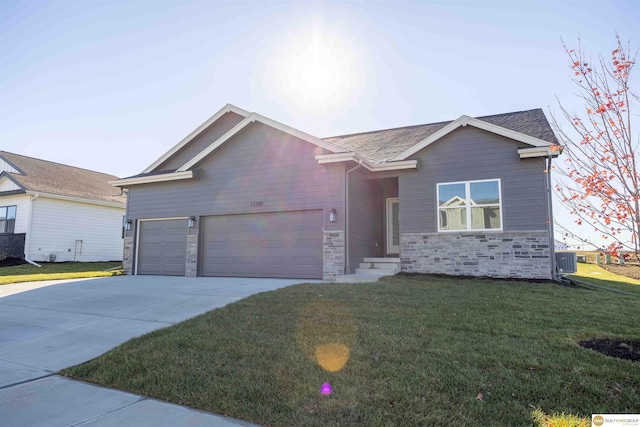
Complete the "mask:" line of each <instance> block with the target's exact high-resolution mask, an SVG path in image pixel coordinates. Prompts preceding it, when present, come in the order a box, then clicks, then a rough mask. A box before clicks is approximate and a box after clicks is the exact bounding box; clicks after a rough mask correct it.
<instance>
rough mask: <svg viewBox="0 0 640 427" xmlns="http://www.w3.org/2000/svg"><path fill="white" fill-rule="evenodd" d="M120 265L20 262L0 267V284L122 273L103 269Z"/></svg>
mask: <svg viewBox="0 0 640 427" xmlns="http://www.w3.org/2000/svg"><path fill="white" fill-rule="evenodd" d="M120 265H122V263H121V262H59V263H42V264H41V266H42V267H36V266H35V265H31V264H22V265H17V266H12V267H0V285H7V284H10V283H20V282H36V281H42V280H61V279H84V278H89V277H104V276H114V275H118V274H122V271H121V270H113V271H105V270H109V269H112V268H115V267H118V266H120Z"/></svg>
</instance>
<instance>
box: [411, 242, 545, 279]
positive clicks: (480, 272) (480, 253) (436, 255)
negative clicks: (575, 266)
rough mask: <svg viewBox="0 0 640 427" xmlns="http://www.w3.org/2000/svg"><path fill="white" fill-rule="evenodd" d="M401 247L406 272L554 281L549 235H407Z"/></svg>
mask: <svg viewBox="0 0 640 427" xmlns="http://www.w3.org/2000/svg"><path fill="white" fill-rule="evenodd" d="M400 245H401V249H400V251H401V256H400V258H401V262H402V271H403V272H408V273H430V274H449V275H457V276H488V277H499V278H522V279H551V257H550V254H551V250H550V248H549V237H548V233H546V232H520V233H518V232H493V233H491V232H482V233H469V232H465V233H405V234H402V235H401V236H400Z"/></svg>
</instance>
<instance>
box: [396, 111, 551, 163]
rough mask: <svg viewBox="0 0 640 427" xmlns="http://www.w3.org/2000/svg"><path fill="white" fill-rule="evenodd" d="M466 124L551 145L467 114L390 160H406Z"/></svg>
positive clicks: (511, 136)
mask: <svg viewBox="0 0 640 427" xmlns="http://www.w3.org/2000/svg"><path fill="white" fill-rule="evenodd" d="M467 125H471V126H473V127H475V128H478V129H482V130H485V131H487V132H491V133H495V134H496V135H501V136H504V137H506V138H510V139H513V140H515V141H519V142H522V143H525V144H528V145H531V146H533V147H548V146H549V145H551V143H549V142H547V141H544V140H542V139H539V138H535V137H533V136H529V135H525V134H523V133H520V132H516V131H513V130H510V129H507V128H504V127H502V126H497V125H494V124H491V123H487V122H485V121H482V120H478V119H474V118H473V117H469V116H464V115H463V116H460V117H459V118H458V119H456V120H454V121H453V122H451V123H449V124H448V125H446V126H445V127H443V128H442V129H440V130H439V131H437V132H436V133H434V134H432V135H430V136H428V137H427V138H425V139H423V140H422V141H420V142H419V143H417V144H416V145H414V146H413V147H411V148H409V149H408V150H406V151H404V152H403V153H400V154H398V155H397V156H395V157H393V158H392V159H391V160H392V161H393V160H406V159H407V157H409V156H412V155H413V154H415V153H417V152H418V151H420V150H422V149H423V148H425V147H427V146H429V145H431V144H433V143H434V142H436V141H437V140H439V139H440V138H442V137H444V136H445V135H447V134H449V133H451V132H453V131H454V130H456V129H458V128H459V127H460V126H467Z"/></svg>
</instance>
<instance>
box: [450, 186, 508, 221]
mask: <svg viewBox="0 0 640 427" xmlns="http://www.w3.org/2000/svg"><path fill="white" fill-rule="evenodd" d="M464 230H502V197H501V190H500V180H499V179H491V180H482V181H464V182H448V183H443V184H438V231H464Z"/></svg>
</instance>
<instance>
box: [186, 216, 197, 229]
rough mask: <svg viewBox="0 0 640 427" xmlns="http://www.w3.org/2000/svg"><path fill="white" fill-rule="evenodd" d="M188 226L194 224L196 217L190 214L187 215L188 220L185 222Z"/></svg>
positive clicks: (191, 226) (193, 225) (190, 226)
mask: <svg viewBox="0 0 640 427" xmlns="http://www.w3.org/2000/svg"><path fill="white" fill-rule="evenodd" d="M187 225H188V227H189V228H193V227H195V225H196V217H195V216H190V217H189V222H188V223H187Z"/></svg>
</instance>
